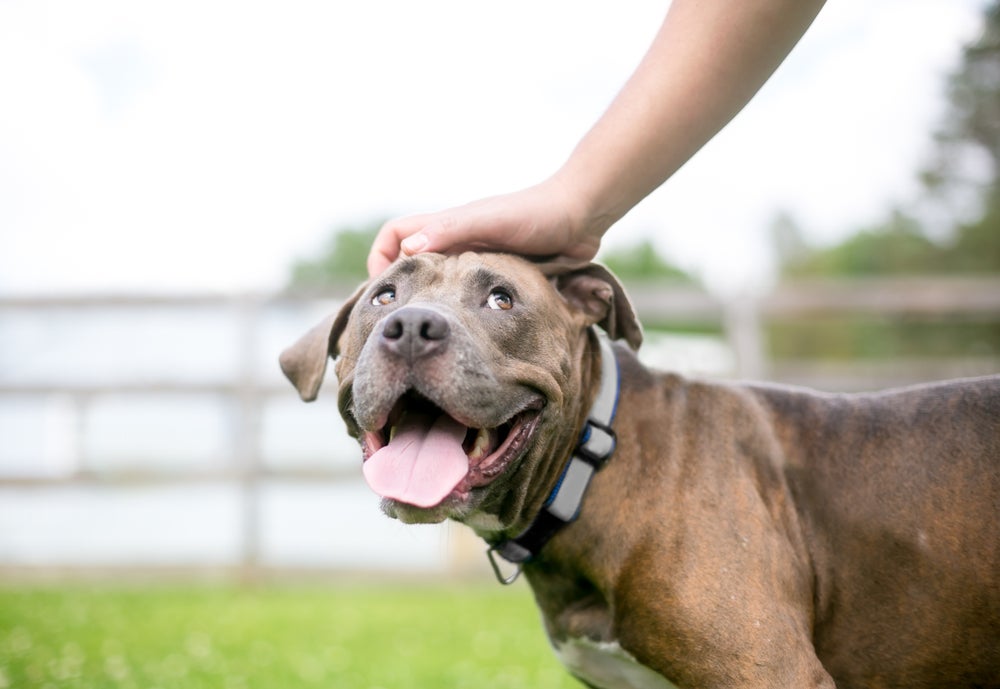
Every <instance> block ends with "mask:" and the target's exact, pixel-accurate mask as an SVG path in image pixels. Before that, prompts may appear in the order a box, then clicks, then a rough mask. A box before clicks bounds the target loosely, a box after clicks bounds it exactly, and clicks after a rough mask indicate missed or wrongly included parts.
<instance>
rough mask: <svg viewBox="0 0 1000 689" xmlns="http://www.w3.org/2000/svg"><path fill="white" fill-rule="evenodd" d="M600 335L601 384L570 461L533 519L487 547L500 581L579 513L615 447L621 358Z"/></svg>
mask: <svg viewBox="0 0 1000 689" xmlns="http://www.w3.org/2000/svg"><path fill="white" fill-rule="evenodd" d="M595 332H596V331H595ZM597 340H598V342H599V343H600V348H601V387H600V390H598V392H597V398H596V399H595V400H594V404H593V406H592V407H591V408H590V413H589V414H588V415H587V421H586V422H585V423H584V425H583V431H582V432H581V433H580V439H579V441H577V444H576V448H575V449H574V450H573V454H572V455H571V456H570V459H569V462H567V463H566V466H565V468H564V469H563V472H562V475H561V476H560V477H559V480H558V481H557V482H556V486H555V488H553V489H552V492H551V493H550V494H549V497H548V499H547V500H546V501H545V505H544V506H543V507H542V510H541V512H539V513H538V516H537V517H535V520H534V521H533V522H532V523H531V525H530V526H528V528H527V529H525V530H524V531H523V532H521V534H520V535H519V536H516V537H514V538H511V539H508V540H504V541H500V542H498V543H495V544H492V545H491V546H490V548H489V550H487V551H486V555H487V556H488V557H489V560H490V564H491V565H492V566H493V572H494V573H495V574H496V576H497V580H498V581H499V582H500V583H501V584H512V583H514V581H515V580H516V579H517V577H518V576H519V575H520V574H521V566H522V565H523V564H524V563H525V562H528V561H529V560H531V559H532V558H533V557H535V556H536V555H538V553H539V552H540V551H541V549H542V547H544V546H545V544H546V543H548V541H549V539H550V538H552V537H553V536H554V535H555V534H556V532H557V531H559V529H561V528H562V527H564V526H566V525H567V524H569V523H571V522H573V521H574V520H575V519H576V518H577V516H578V515H579V514H580V507H581V505H582V504H583V498H584V496H585V495H586V493H587V486H589V485H590V479H591V478H592V477H593V475H594V474H595V473H596V472H597V471H598V470H599V469H601V467H603V466H604V465H605V464H606V463H607V461H608V459H609V458H610V457H611V455H612V454H613V453H614V451H615V442H616V439H615V432H614V431H613V430H612V429H611V422H612V421H614V418H615V411H616V409H617V407H618V390H619V376H618V362H617V361H616V360H615V355H614V352H613V351H612V350H611V342H610V341H609V340H608V338H607V337H605V336H604V335H603V334H601V333H597ZM494 553H496V554H497V555H499V556H500V557H502V558H503V559H504V560H506V561H507V562H509V563H511V564H513V565H516V567H517V569H516V570H515V572H514V573H513V574H511V575H508V576H505V575H504V574H503V573H502V572H501V571H500V566H499V564H498V563H497V560H496V557H495V556H494Z"/></svg>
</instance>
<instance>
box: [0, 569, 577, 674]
mask: <svg viewBox="0 0 1000 689" xmlns="http://www.w3.org/2000/svg"><path fill="white" fill-rule="evenodd" d="M29 687H30V688H38V689H46V688H47V687H52V688H57V687H58V688H60V689H62V688H63V687H71V688H87V689H90V688H95V689H96V688H101V689H104V688H107V689H126V688H131V687H134V688H135V689H180V688H183V689H188V688H190V689H201V688H204V689H244V688H245V689H257V688H261V689H271V688H274V689H296V688H298V687H331V688H336V689H466V688H468V689H520V688H525V689H527V688H529V687H530V688H532V689H534V688H536V687H546V688H547V689H580V687H581V685H580V684H578V683H576V682H575V681H574V680H573V679H571V678H570V677H569V675H567V674H566V673H565V671H564V670H563V669H562V667H561V666H560V665H559V663H558V661H557V660H556V659H555V656H554V655H553V654H552V651H551V650H550V648H549V646H548V642H547V641H546V640H545V636H544V633H543V632H542V628H541V622H540V620H539V618H538V613H537V611H536V610H535V608H534V604H533V602H532V600H531V594H530V592H529V591H528V589H527V587H526V586H524V585H517V586H514V587H511V588H502V587H500V586H496V585H481V584H477V585H471V584H464V585H455V586H447V587H446V586H430V585H426V584H414V585H366V586H359V585H344V586H328V587H320V586H303V587H296V586H277V585H275V586H265V587H260V588H247V589H241V588H231V587H223V586H218V587H210V586H170V587H167V586H154V587H142V588H140V587H133V586H125V585H110V584H109V585H103V586H85V585H71V586H60V587H14V586H7V587H3V588H0V689H7V688H11V689H22V688H25V689H27V688H29Z"/></svg>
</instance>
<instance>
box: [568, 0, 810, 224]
mask: <svg viewBox="0 0 1000 689" xmlns="http://www.w3.org/2000/svg"><path fill="white" fill-rule="evenodd" d="M822 4H823V3H822V0H674V1H673V3H672V5H671V7H670V10H669V11H668V13H667V16H666V18H665V19H664V22H663V25H662V26H661V28H660V30H659V32H658V33H657V35H656V38H655V39H654V41H653V44H652V45H651V47H650V49H649V51H648V52H647V54H646V56H645V57H644V58H643V60H642V62H641V63H640V65H639V67H638V68H637V69H636V71H635V73H634V74H633V75H632V77H631V79H630V80H629V81H628V82H627V83H626V85H625V86H624V88H623V89H622V90H621V92H620V93H619V94H618V96H617V97H616V98H615V100H614V101H613V102H612V104H611V106H610V107H609V108H608V110H607V111H606V112H605V114H604V115H603V116H602V117H601V119H600V120H598V122H597V123H596V124H595V125H594V127H593V128H592V129H591V130H590V132H588V133H587V135H586V136H585V137H584V138H583V139H582V140H581V142H580V144H579V145H578V146H577V148H576V149H575V150H574V152H573V154H572V155H571V156H570V158H569V160H568V161H567V162H566V164H565V165H564V166H563V167H562V168H561V169H560V170H559V171H558V172H557V173H556V175H554V177H553V180H552V181H553V182H555V183H558V184H559V185H560V186H561V187H563V188H564V190H566V191H567V193H568V194H569V195H570V196H571V197H573V198H576V199H577V200H578V204H577V214H578V220H579V222H580V224H581V227H582V231H583V232H585V233H586V234H591V235H598V236H599V235H601V234H603V232H604V231H605V230H607V228H608V227H610V226H611V225H612V224H613V223H614V222H615V221H617V220H618V219H619V218H621V217H622V216H623V215H625V213H627V212H628V211H629V210H630V209H631V208H632V207H633V206H634V205H635V204H637V203H638V202H639V201H641V200H642V199H643V198H644V197H645V196H646V195H648V194H649V193H650V192H651V191H653V190H654V189H655V188H656V187H658V186H659V185H660V184H662V183H663V182H664V181H665V180H666V179H668V178H669V177H670V176H671V175H672V174H673V173H674V172H676V171H677V170H678V169H679V168H680V167H681V166H682V165H683V164H684V163H685V162H686V161H687V160H688V159H689V158H690V157H691V156H693V155H694V154H695V153H696V152H697V151H698V149H700V148H701V147H702V146H703V145H704V144H705V143H706V142H708V140H709V139H711V138H712V137H713V136H714V135H715V134H716V133H717V132H718V131H719V130H720V129H722V128H723V127H724V126H725V125H726V123H728V122H729V121H730V120H731V119H732V118H733V116H735V115H736V113H738V112H739V111H740V109H742V108H743V106H744V105H746V103H747V102H748V101H749V100H750V99H751V98H752V97H753V95H754V94H755V93H756V92H757V91H758V90H759V89H760V87H761V86H762V85H763V84H764V82H765V81H766V80H767V79H768V77H770V75H771V74H772V73H773V72H774V70H775V69H776V68H777V67H778V65H779V64H780V63H781V61H782V60H783V59H784V57H785V56H786V55H787V54H788V52H789V51H790V50H791V49H792V47H793V46H794V45H795V43H796V42H797V41H798V40H799V38H800V37H801V36H802V34H803V33H804V32H805V30H806V29H807V28H808V26H809V24H810V23H811V22H812V20H813V19H814V18H815V16H816V14H817V13H818V12H819V10H820V8H821V7H822Z"/></svg>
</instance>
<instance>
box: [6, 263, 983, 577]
mask: <svg viewBox="0 0 1000 689" xmlns="http://www.w3.org/2000/svg"><path fill="white" fill-rule="evenodd" d="M629 291H630V294H631V295H632V298H633V302H634V306H635V308H636V310H637V312H638V314H639V317H640V319H641V320H643V321H649V322H652V321H655V322H658V323H668V324H669V323H682V324H685V325H708V326H714V327H717V328H719V329H720V330H721V332H722V334H723V338H724V340H725V341H726V343H727V344H728V346H729V348H730V349H731V351H732V352H733V353H734V359H735V362H736V367H735V371H733V373H734V374H735V376H736V377H740V378H769V379H772V380H776V381H779V382H792V383H804V384H812V385H815V386H818V387H826V388H839V389H850V388H861V387H879V386H882V385H883V384H896V383H908V382H918V381H922V380H928V379H932V378H942V377H955V376H961V375H978V374H983V373H995V372H1000V357H998V355H997V351H998V350H1000V343H991V345H992V349H991V351H989V352H987V353H986V354H984V355H983V356H979V357H975V358H964V359H960V360H954V359H952V360H948V359H943V360H893V361H887V362H871V361H868V362H841V363H836V364H830V363H826V364H824V366H823V367H817V365H816V363H815V362H810V361H787V360H786V361H771V360H769V359H768V357H767V350H768V348H767V345H766V339H765V337H766V336H765V333H766V329H767V326H768V324H769V323H771V322H773V321H774V320H776V319H796V318H808V317H817V316H823V317H825V316H830V315H850V314H861V315H864V316H867V317H871V316H874V317H880V318H886V319H896V318H908V319H927V320H933V321H937V322H941V323H942V324H943V325H942V326H941V327H945V328H947V327H948V324H949V323H954V322H957V321H979V322H987V323H998V322H1000V278H998V277H992V276H988V277H979V278H939V277H935V278H908V279H893V280H865V281H852V282H833V281H827V282H803V283H796V284H793V285H791V284H790V285H782V286H780V287H778V288H776V289H774V290H773V291H771V292H769V293H767V294H763V295H759V296H754V295H743V296H741V297H740V298H737V299H732V300H721V299H719V298H717V297H714V296H712V295H709V294H707V293H705V292H703V291H700V290H697V289H694V288H687V287H685V288H679V287H677V286H676V285H664V284H659V283H636V284H632V285H629ZM347 294H349V290H347V289H344V290H342V291H339V293H338V294H333V295H321V296H317V295H299V296H295V295H280V296H241V297H225V296H218V295H186V296H170V297H162V296H40V297H2V298H0V319H2V318H4V317H10V316H19V315H20V316H23V315H32V316H36V317H37V316H39V315H41V316H43V317H46V318H47V317H48V315H49V314H52V313H54V312H57V311H62V312H67V311H69V312H72V313H74V314H78V315H79V314H83V315H85V316H86V315H87V314H94V313H101V312H108V311H112V312H113V311H115V310H120V309H125V310H129V311H130V312H136V311H139V312H141V313H143V314H144V316H146V317H148V316H149V315H150V314H153V315H154V316H155V314H157V313H159V312H161V311H166V310H171V311H176V310H185V309H205V308H208V309H213V310H217V311H219V312H220V313H222V314H224V315H225V316H226V317H227V318H230V319H231V321H232V322H233V323H234V324H235V325H234V327H235V332H236V336H235V341H236V342H237V345H236V346H235V348H234V350H233V352H232V356H233V357H234V361H233V362H232V366H231V370H230V373H229V374H228V376H227V377H223V378H221V379H218V380H215V379H213V380H198V379H195V380H178V379H172V378H164V377H159V378H157V377H156V376H155V375H153V376H149V375H147V376H144V377H143V378H142V379H141V380H140V379H133V380H128V379H125V380H122V379H117V380H111V381H104V380H75V381H69V382H62V381H54V380H51V379H46V378H45V377H43V376H36V377H34V378H31V377H24V376H23V375H18V374H17V366H16V362H10V361H8V362H3V361H2V360H0V402H2V401H4V400H7V401H11V400H15V401H24V400H30V399H43V398H59V399H61V400H64V401H65V403H66V407H67V408H68V409H71V410H73V415H74V416H75V420H73V421H72V422H71V423H70V424H69V425H70V426H71V427H72V428H73V429H75V430H72V431H71V433H70V435H71V436H73V437H72V438H71V445H72V446H71V447H69V448H68V449H67V453H68V455H69V456H70V458H71V460H70V461H69V462H68V464H67V468H66V470H65V471H63V472H62V473H59V474H58V475H46V476H38V475H15V474H12V473H11V472H9V471H6V472H5V469H4V467H3V466H2V465H0V489H17V490H22V491H42V490H48V489H53V488H58V487H61V486H63V487H64V486H78V485H91V486H94V485H97V486H116V487H123V488H127V487H131V486H136V485H150V484H152V485H168V484H177V485H184V484H192V483H226V484H231V485H233V486H238V487H239V489H240V491H241V494H242V496H243V497H242V501H243V507H242V515H241V517H240V524H241V526H240V528H241V533H242V535H241V538H240V540H241V543H242V545H241V555H240V563H239V565H240V567H241V568H242V571H243V573H244V575H247V576H253V574H254V573H255V572H257V571H259V570H260V569H261V567H262V563H261V557H260V542H261V517H260V509H261V508H260V491H259V488H260V486H261V485H262V484H263V483H264V482H266V481H270V480H276V479H278V480H282V481H289V482H303V483H310V484H311V483H325V482H332V483H338V482H345V481H348V480H354V479H356V474H357V472H356V470H355V468H349V467H348V468H345V467H343V466H330V467H320V468H314V467H307V468H302V467H287V468H280V467H279V468H276V467H272V466H266V465H265V463H264V462H263V461H262V457H263V453H262V447H261V445H262V436H261V423H262V421H261V418H262V413H263V410H264V407H265V405H266V404H268V403H270V402H272V401H273V400H275V399H280V397H281V396H292V395H294V393H293V391H292V390H291V388H290V387H288V386H286V385H285V384H284V383H283V381H281V379H280V377H279V376H277V375H276V374H274V375H272V374H271V373H267V374H264V373H262V372H261V370H260V366H259V363H260V361H262V360H267V359H271V360H273V359H274V358H275V357H276V354H277V352H276V351H275V352H273V353H272V352H262V346H263V345H262V330H263V328H264V326H263V323H264V320H265V318H266V314H267V313H273V312H274V311H276V310H277V311H281V310H285V309H287V310H291V311H292V312H296V310H299V311H302V312H303V314H304V313H305V311H307V310H308V309H307V307H310V306H311V307H312V308H314V309H319V308H321V307H320V306H319V305H320V304H325V305H326V306H328V307H329V308H332V306H330V305H331V304H333V303H335V302H336V301H337V300H338V298H343V296H346V295H347ZM303 318H305V316H304V315H303ZM286 320H287V319H286ZM311 325H312V322H311V321H306V320H303V322H300V323H297V324H295V325H294V327H295V329H296V330H297V331H304V330H305V329H306V328H307V327H309V326H311ZM2 327H3V321H0V338H2V336H3V330H2ZM8 327H13V326H8ZM295 334H296V335H297V334H298V333H297V332H296V333H295ZM291 337H293V335H289V339H288V342H290V341H291ZM286 343H287V342H286ZM2 346H3V345H2V340H0V354H2V352H3V349H2ZM272 355H273V356H272ZM184 395H193V396H210V397H213V398H218V399H220V400H223V401H224V402H225V403H226V404H227V405H230V406H231V408H232V409H233V423H232V428H231V432H230V434H229V439H228V450H227V453H228V455H229V456H228V458H227V461H222V462H220V463H219V467H221V468H219V467H215V468H208V469H192V468H190V467H188V468H184V469H181V470H177V471H165V470H163V469H162V468H160V469H155V468H148V469H147V468H142V467H133V468H128V469H117V470H116V469H96V468H94V467H92V466H91V462H90V458H89V457H88V456H87V454H88V451H87V449H86V448H85V447H84V445H85V443H84V439H83V435H84V431H83V430H82V429H81V428H80V426H81V422H80V419H82V418H84V417H86V416H87V413H88V411H89V410H90V409H91V407H92V405H94V404H95V403H97V402H98V401H100V400H102V399H105V398H108V397H129V396H152V397H170V396H184ZM74 434H75V435H74ZM10 565H11V563H5V562H3V561H2V560H0V569H3V568H4V567H9V566H10Z"/></svg>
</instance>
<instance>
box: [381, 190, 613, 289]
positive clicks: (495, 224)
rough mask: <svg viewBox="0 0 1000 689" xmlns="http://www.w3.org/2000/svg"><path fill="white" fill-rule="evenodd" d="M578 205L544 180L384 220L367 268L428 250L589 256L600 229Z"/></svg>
mask: <svg viewBox="0 0 1000 689" xmlns="http://www.w3.org/2000/svg"><path fill="white" fill-rule="evenodd" d="M578 205H579V204H577V203H574V202H573V200H572V196H571V195H570V194H568V193H566V191H565V190H564V189H563V188H562V186H561V185H560V183H559V182H557V181H555V180H549V181H547V182H543V183H542V184H539V185H536V186H533V187H528V188H527V189H523V190H521V191H517V192H514V193H511V194H504V195H502V196H493V197H490V198H486V199H482V200H480V201H474V202H472V203H469V204H466V205H464V206H458V207H457V208H451V209H448V210H444V211H440V212H437V213H427V214H422V215H411V216H407V217H403V218H397V219H395V220H390V221H389V222H387V223H386V224H385V225H383V226H382V229H381V230H379V233H378V235H377V236H376V237H375V242H374V243H373V245H372V249H371V252H370V253H369V255H368V273H369V275H371V276H372V277H374V276H376V275H378V274H379V273H381V272H382V271H383V270H385V269H386V268H387V267H388V266H389V264H390V263H392V262H393V261H394V260H396V259H397V258H398V257H399V256H403V255H405V256H412V255H414V254H419V253H424V252H431V251H433V252H439V253H458V252H461V251H469V250H492V251H509V252H511V253H515V254H521V255H527V256H546V257H551V258H554V259H555V260H556V261H564V262H569V263H579V262H584V261H589V260H590V259H592V258H594V256H595V255H597V250H598V248H599V247H600V243H601V233H602V231H603V229H604V228H601V229H600V231H598V230H595V229H592V228H589V227H588V226H587V223H586V221H585V220H583V218H584V217H585V216H584V214H583V213H581V212H579V211H578V210H577V206H578Z"/></svg>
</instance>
